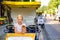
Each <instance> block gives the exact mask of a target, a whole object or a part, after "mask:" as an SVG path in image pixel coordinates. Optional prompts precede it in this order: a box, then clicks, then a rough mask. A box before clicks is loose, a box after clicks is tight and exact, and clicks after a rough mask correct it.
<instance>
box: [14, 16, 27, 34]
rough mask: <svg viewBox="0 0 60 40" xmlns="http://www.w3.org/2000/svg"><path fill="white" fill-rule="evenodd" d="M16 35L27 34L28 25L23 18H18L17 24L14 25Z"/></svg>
mask: <svg viewBox="0 0 60 40" xmlns="http://www.w3.org/2000/svg"><path fill="white" fill-rule="evenodd" d="M14 31H15V33H26V25H25V24H24V23H23V16H22V15H18V16H17V23H15V24H14Z"/></svg>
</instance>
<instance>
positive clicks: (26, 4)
mask: <svg viewBox="0 0 60 40" xmlns="http://www.w3.org/2000/svg"><path fill="white" fill-rule="evenodd" d="M2 4H5V5H8V6H10V7H40V5H41V2H19V1H3V2H2Z"/></svg>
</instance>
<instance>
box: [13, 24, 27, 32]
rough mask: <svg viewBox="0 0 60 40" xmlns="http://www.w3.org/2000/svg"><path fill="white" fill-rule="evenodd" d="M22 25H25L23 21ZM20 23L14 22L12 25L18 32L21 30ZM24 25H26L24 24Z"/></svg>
mask: <svg viewBox="0 0 60 40" xmlns="http://www.w3.org/2000/svg"><path fill="white" fill-rule="evenodd" d="M22 25H25V24H24V23H23V24H22ZM22 25H19V24H18V23H16V24H14V27H15V28H16V30H17V31H18V32H22ZM25 26H26V25H25Z"/></svg>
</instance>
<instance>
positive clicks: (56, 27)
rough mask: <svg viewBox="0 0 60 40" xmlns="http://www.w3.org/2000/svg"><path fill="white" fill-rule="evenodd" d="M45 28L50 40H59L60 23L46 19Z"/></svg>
mask: <svg viewBox="0 0 60 40" xmlns="http://www.w3.org/2000/svg"><path fill="white" fill-rule="evenodd" d="M45 28H46V32H47V33H48V35H49V37H50V38H51V40H60V22H58V21H54V20H53V19H52V18H50V19H47V22H46V25H45Z"/></svg>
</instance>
